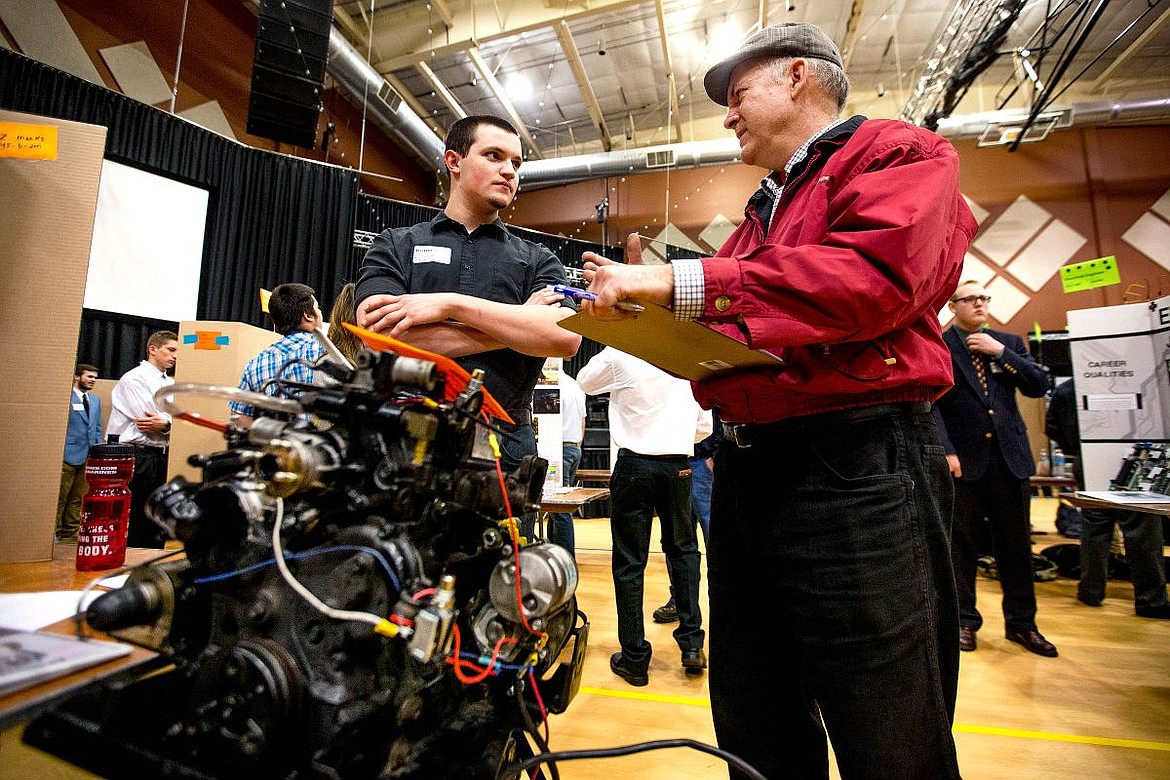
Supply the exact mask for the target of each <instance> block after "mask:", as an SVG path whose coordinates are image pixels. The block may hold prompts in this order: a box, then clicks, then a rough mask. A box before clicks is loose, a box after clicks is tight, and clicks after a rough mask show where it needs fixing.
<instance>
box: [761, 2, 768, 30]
mask: <svg viewBox="0 0 1170 780" xmlns="http://www.w3.org/2000/svg"><path fill="white" fill-rule="evenodd" d="M759 17H760V29H761V30H762V29H764V28H765V27H767V26H768V0H760V12H759Z"/></svg>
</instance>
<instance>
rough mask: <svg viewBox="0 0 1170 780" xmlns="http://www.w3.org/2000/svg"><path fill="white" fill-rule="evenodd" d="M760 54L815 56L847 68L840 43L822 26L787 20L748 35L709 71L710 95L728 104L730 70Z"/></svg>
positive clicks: (706, 81)
mask: <svg viewBox="0 0 1170 780" xmlns="http://www.w3.org/2000/svg"><path fill="white" fill-rule="evenodd" d="M761 57H812V58H814V59H818V60H828V61H829V62H831V63H833V64H834V65H836V66H837V67H838V68H841V69H842V70H844V69H845V66H844V64H842V62H841V52H839V51H837V45H836V44H835V43H833V41H832V39H831V38H829V36H827V35H825V34H824V33H823V32H822V31H821V28H819V27H815V26H813V25H811V24H804V23H803V22H785V23H784V24H777V25H773V26H772V27H765V28H764V29H762V30H760V31H759V32H758V33H756V34H755V35H753V36H752V37H750V38H748V39H747V41H746V42H745V43H744V45H743V46H741V47H740V49H739V51H737V52H736V53H735V54H732V55H731V56H730V57H728V58H727V59H725V60H723V61H722V62H720V63H718V64H717V65H714V66H713V67H712V68H711V70H709V71H707V75H706V76H704V77H703V88H704V89H706V90H707V97H709V98H711V99H712V100H714V101H715V102H716V103H718V104H719V105H721V106H726V105H727V87H728V85H729V84H730V83H731V72H732V71H733V70H735V68H736V66H738V65H740V64H741V63H744V62H747V61H748V60H754V59H759V58H761Z"/></svg>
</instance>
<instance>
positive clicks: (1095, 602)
mask: <svg viewBox="0 0 1170 780" xmlns="http://www.w3.org/2000/svg"><path fill="white" fill-rule="evenodd" d="M1077 601H1079V602H1081V603H1082V604H1084V605H1085V606H1086V607H1099V606H1101V599H1092V598H1089V597H1088V596H1086V595H1084V594H1082V593H1081V592H1080V591H1077Z"/></svg>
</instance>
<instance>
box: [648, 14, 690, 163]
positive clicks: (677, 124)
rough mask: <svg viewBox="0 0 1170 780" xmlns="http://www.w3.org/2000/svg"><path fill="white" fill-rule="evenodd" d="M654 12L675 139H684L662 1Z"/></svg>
mask: <svg viewBox="0 0 1170 780" xmlns="http://www.w3.org/2000/svg"><path fill="white" fill-rule="evenodd" d="M654 11H655V13H656V14H657V15H658V41H659V43H661V44H662V63H663V65H664V66H665V67H666V88H667V89H668V90H670V118H671V120H672V123H673V125H674V138H675V140H676V141H681V140H682V139H683V134H682V112H681V111H679V108H678V84H677V83H675V79H674V60H672V59H671V56H670V36H669V35H668V34H667V32H666V9H665V8H663V6H662V0H654Z"/></svg>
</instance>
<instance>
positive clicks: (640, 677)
mask: <svg viewBox="0 0 1170 780" xmlns="http://www.w3.org/2000/svg"><path fill="white" fill-rule="evenodd" d="M648 666H649V661H647V663H646V665H645V666H642V667H639V666H638V665H637V664H634V663H631V662H630V661H628V660H626V657H625V656H624V655H622V653H621V651H620V650H619V651H618V652H616V653H614V654H613V655H611V656H610V657H609V670H610V671H611V672H613V673H614V674H616V675H617V676H618V677H620V678H622V679H623V680H625V681H626V682H628V683H629V684H630V685H633V686H636V687H638V688H641V687H642V686H643V685H648V684H649V683H650V674H649V672H648V670H647V668H648Z"/></svg>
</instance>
